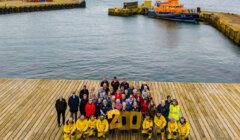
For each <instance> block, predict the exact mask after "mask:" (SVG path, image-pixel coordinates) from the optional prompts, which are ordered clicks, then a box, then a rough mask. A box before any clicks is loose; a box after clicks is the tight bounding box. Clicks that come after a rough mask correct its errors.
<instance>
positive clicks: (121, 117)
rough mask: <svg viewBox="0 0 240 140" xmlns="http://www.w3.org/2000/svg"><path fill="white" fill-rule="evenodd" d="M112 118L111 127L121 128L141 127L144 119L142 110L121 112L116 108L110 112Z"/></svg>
mask: <svg viewBox="0 0 240 140" xmlns="http://www.w3.org/2000/svg"><path fill="white" fill-rule="evenodd" d="M107 115H108V119H109V120H110V123H109V126H110V129H115V128H118V129H120V130H129V129H140V127H141V121H142V113H141V112H135V111H131V112H126V111H125V112H120V111H118V110H116V109H114V110H111V111H109V112H108V114H107Z"/></svg>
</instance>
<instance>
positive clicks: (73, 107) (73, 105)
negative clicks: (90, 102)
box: [68, 92, 79, 121]
mask: <svg viewBox="0 0 240 140" xmlns="http://www.w3.org/2000/svg"><path fill="white" fill-rule="evenodd" d="M68 106H69V108H70V112H71V117H72V118H74V120H75V121H77V112H78V106H79V97H78V96H77V95H76V93H75V92H73V93H72V96H70V97H69V99H68Z"/></svg>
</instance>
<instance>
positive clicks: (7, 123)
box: [0, 78, 240, 140]
mask: <svg viewBox="0 0 240 140" xmlns="http://www.w3.org/2000/svg"><path fill="white" fill-rule="evenodd" d="M130 83H131V84H133V85H137V86H140V85H141V84H142V81H131V82H130ZM147 84H148V85H149V86H150V91H151V93H152V95H153V98H154V101H155V103H156V104H158V103H159V102H160V101H161V100H162V99H165V98H166V96H167V95H171V96H172V97H173V98H176V99H178V100H179V104H180V106H181V114H182V115H183V116H184V117H186V118H187V120H188V121H189V122H190V125H191V132H190V139H213V140H219V139H240V127H239V126H240V113H239V112H240V104H239V103H240V84H234V83H233V84H226V83H181V82H147ZM83 85H87V87H88V89H89V90H90V91H91V89H92V88H93V87H94V88H95V92H97V90H98V88H99V81H95V80H40V79H39V80H38V79H8V78H1V79H0V89H1V90H0V101H1V102H0V114H1V115H0V137H1V139H3V140H9V139H19V140H21V139H48V140H52V139H56V140H59V139H62V128H60V129H59V128H58V127H57V121H56V112H55V106H54V104H55V100H56V99H57V98H58V97H59V96H60V95H63V96H64V98H66V99H68V97H69V96H70V95H71V93H72V92H73V91H77V92H79V91H80V89H81V88H82V87H83ZM68 109H69V108H68ZM68 109H67V110H68ZM67 116H69V112H68V111H67ZM113 138H115V139H122V140H125V139H130V138H131V139H137V140H139V139H145V138H144V137H142V135H141V134H140V131H139V133H132V132H126V133H122V132H119V131H118V132H117V134H116V135H108V136H107V138H106V139H109V140H110V139H113ZM153 139H160V137H156V135H154V136H153Z"/></svg>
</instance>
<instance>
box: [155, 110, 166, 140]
mask: <svg viewBox="0 0 240 140" xmlns="http://www.w3.org/2000/svg"><path fill="white" fill-rule="evenodd" d="M154 124H155V127H156V131H157V134H160V133H161V136H162V139H165V126H166V124H167V121H166V119H165V117H164V116H163V115H162V114H161V112H157V114H156V115H155V117H154Z"/></svg>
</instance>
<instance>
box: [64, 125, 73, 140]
mask: <svg viewBox="0 0 240 140" xmlns="http://www.w3.org/2000/svg"><path fill="white" fill-rule="evenodd" d="M75 129H76V127H75V124H74V123H70V122H69V123H66V124H65V125H64V127H63V139H64V140H73V139H74V132H75Z"/></svg>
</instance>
